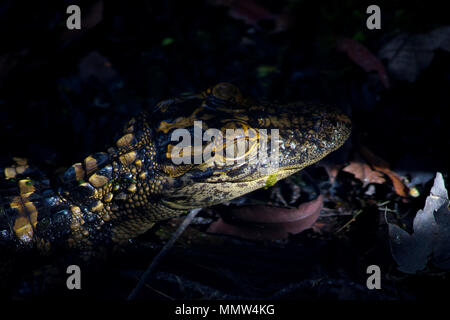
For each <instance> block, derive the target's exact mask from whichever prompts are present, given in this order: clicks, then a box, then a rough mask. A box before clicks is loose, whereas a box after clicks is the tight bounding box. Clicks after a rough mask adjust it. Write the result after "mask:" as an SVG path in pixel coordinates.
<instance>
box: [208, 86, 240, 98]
mask: <svg viewBox="0 0 450 320" xmlns="http://www.w3.org/2000/svg"><path fill="white" fill-rule="evenodd" d="M212 95H213V96H214V98H217V99H220V100H227V101H233V102H238V101H239V100H241V99H242V95H241V91H240V90H239V89H238V88H237V87H236V86H234V85H232V84H231V83H227V82H222V83H219V84H217V85H216V86H215V87H214V88H213V89H212Z"/></svg>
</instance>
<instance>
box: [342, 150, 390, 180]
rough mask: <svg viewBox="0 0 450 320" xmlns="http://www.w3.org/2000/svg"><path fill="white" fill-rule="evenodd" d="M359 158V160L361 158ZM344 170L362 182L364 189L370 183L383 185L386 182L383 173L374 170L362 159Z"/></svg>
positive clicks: (351, 163)
mask: <svg viewBox="0 0 450 320" xmlns="http://www.w3.org/2000/svg"><path fill="white" fill-rule="evenodd" d="M357 157H358V158H359V156H357ZM342 170H343V171H345V172H349V173H351V174H353V175H354V176H355V178H356V179H358V180H360V181H361V182H362V183H363V186H364V187H365V186H367V185H368V184H369V183H377V184H383V183H385V182H386V180H385V179H384V176H383V174H382V173H381V172H378V171H375V170H373V169H372V168H371V167H370V166H369V165H368V164H367V163H366V162H365V161H364V160H362V159H358V160H355V161H351V162H350V164H349V165H348V166H346V167H345V168H344V169H342Z"/></svg>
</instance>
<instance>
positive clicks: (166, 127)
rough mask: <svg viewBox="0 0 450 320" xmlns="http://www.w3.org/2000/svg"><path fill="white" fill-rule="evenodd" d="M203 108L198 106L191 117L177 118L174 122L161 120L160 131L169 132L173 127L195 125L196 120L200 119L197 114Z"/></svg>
mask: <svg viewBox="0 0 450 320" xmlns="http://www.w3.org/2000/svg"><path fill="white" fill-rule="evenodd" d="M202 110H203V108H202V107H200V108H197V109H195V110H194V112H192V114H191V115H190V116H189V117H179V118H176V119H175V121H174V122H173V123H171V122H166V121H161V123H160V125H159V128H158V131H162V132H164V133H168V132H169V131H170V130H172V129H179V128H188V127H190V126H193V125H194V121H195V120H198V118H197V117H196V115H197V114H198V113H199V112H200V111H202Z"/></svg>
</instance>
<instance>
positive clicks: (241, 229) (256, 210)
mask: <svg viewBox="0 0 450 320" xmlns="http://www.w3.org/2000/svg"><path fill="white" fill-rule="evenodd" d="M322 207H323V196H322V195H320V196H319V197H317V198H316V199H314V200H312V201H309V202H306V203H302V204H301V205H299V206H298V207H297V208H295V209H288V208H278V207H269V206H243V207H237V208H234V209H231V211H230V212H229V214H230V215H232V216H233V217H235V218H238V219H239V220H241V221H245V222H246V223H242V222H241V223H239V224H231V223H228V222H225V221H224V220H223V219H222V218H220V219H219V220H218V221H215V222H213V223H212V224H211V225H210V226H209V228H208V232H211V233H220V234H227V235H232V236H236V237H241V238H245V239H252V240H275V239H284V238H287V237H288V235H289V234H297V233H299V232H301V231H303V230H305V229H308V228H311V226H312V225H313V224H314V222H315V221H316V220H317V218H318V217H319V214H320V211H321V210H322Z"/></svg>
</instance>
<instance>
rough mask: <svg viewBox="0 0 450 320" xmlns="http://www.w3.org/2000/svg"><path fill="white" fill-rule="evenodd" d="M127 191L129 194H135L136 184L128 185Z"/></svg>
mask: <svg viewBox="0 0 450 320" xmlns="http://www.w3.org/2000/svg"><path fill="white" fill-rule="evenodd" d="M127 190H128V191H130V192H136V190H137V187H136V183H133V184H130V185H129V187H128V188H127Z"/></svg>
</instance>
